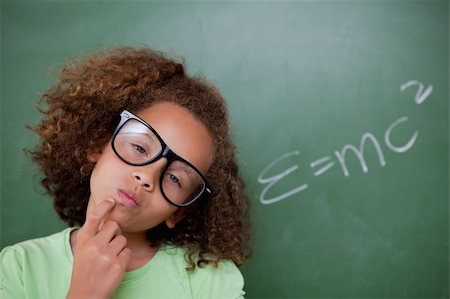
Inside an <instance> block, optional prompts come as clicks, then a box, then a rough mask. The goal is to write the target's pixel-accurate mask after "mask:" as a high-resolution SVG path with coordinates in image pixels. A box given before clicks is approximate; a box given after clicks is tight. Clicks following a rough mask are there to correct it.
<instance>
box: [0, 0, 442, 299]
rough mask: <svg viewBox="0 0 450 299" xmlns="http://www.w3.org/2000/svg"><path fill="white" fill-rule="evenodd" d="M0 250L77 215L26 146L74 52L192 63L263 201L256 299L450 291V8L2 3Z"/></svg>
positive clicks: (253, 271)
mask: <svg viewBox="0 0 450 299" xmlns="http://www.w3.org/2000/svg"><path fill="white" fill-rule="evenodd" d="M1 25H2V28H1V30H2V31H1V32H2V35H1V45H2V47H1V71H2V72H1V96H2V99H1V104H2V105H1V132H2V139H1V163H2V164H1V170H2V173H1V247H4V246H6V245H9V244H13V243H15V242H18V241H21V240H25V239H29V238H34V237H40V236H45V235H49V234H50V233H53V232H56V231H59V230H61V229H62V228H64V227H65V225H64V224H63V223H62V222H61V221H60V220H58V219H57V217H56V214H55V213H54V212H53V210H52V203H51V201H50V200H49V199H48V197H47V196H46V195H44V194H43V192H42V189H41V188H40V186H39V183H38V180H39V175H38V174H36V169H35V167H34V166H33V165H31V163H30V161H28V159H27V158H26V157H25V155H24V154H23V152H22V149H23V148H26V147H30V146H32V145H33V144H34V143H35V142H36V140H35V138H34V136H33V135H32V133H30V132H29V131H27V130H26V129H25V126H26V125H27V124H35V123H37V122H38V120H39V117H40V116H39V114H38V112H37V111H36V109H34V102H35V101H36V100H37V99H38V98H39V95H40V94H41V93H42V92H43V91H45V90H46V88H48V87H49V86H50V84H51V83H52V81H53V78H52V77H51V76H49V75H48V74H49V70H51V69H53V68H55V67H57V66H58V65H60V64H61V63H62V62H63V61H64V60H65V59H67V58H68V57H73V56H80V55H84V54H87V53H91V52H93V51H96V50H98V49H103V48H107V47H111V46H116V45H123V44H126V45H137V46H139V45H148V46H151V47H154V48H156V49H159V50H162V51H166V52H169V53H171V54H172V55H180V56H183V57H185V58H186V61H187V66H188V69H189V72H190V73H192V74H202V75H205V76H206V77H208V78H209V79H211V80H212V81H213V82H215V84H217V85H218V86H219V88H220V89H221V90H222V92H223V94H224V96H225V97H226V99H227V101H228V104H229V109H230V113H231V119H232V125H233V136H234V140H235V142H236V144H237V146H238V148H239V164H240V166H241V172H242V175H243V177H244V179H245V181H246V182H247V186H248V192H249V195H250V198H251V204H252V219H253V245H254V251H255V252H254V257H253V258H252V259H251V260H250V261H249V262H248V263H247V264H246V265H245V266H244V267H243V269H242V272H243V274H244V277H245V282H246V285H245V290H246V292H247V298H448V297H449V173H448V170H449V2H448V1H282V2H267V1H262V2H203V1H202V2H188V1H186V2H185V1H181V2H180V1H175V2H145V1H123V2H117V1H115V2H108V1H79V2H77V1H61V2H56V1H37V2H28V1H27V2H25V1H2V2H1Z"/></svg>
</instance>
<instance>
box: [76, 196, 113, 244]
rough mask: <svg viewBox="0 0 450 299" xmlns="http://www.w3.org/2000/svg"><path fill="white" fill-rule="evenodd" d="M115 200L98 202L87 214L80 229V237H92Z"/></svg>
mask: <svg viewBox="0 0 450 299" xmlns="http://www.w3.org/2000/svg"><path fill="white" fill-rule="evenodd" d="M115 204H116V202H115V201H114V200H113V199H109V198H108V199H106V200H103V201H102V202H100V203H99V204H98V205H97V206H96V207H95V208H94V210H93V211H92V213H91V214H90V215H88V216H87V218H86V222H85V223H84V225H83V228H82V229H81V231H80V237H81V238H92V237H94V236H95V235H96V234H97V233H98V231H99V226H100V222H101V221H102V219H103V218H104V217H105V216H106V215H107V214H108V212H109V211H111V210H112V208H113V207H114V206H115Z"/></svg>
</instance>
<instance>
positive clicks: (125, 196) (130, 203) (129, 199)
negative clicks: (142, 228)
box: [117, 189, 138, 208]
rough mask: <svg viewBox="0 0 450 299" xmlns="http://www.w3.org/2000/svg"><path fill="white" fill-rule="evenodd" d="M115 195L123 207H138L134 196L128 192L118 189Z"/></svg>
mask: <svg viewBox="0 0 450 299" xmlns="http://www.w3.org/2000/svg"><path fill="white" fill-rule="evenodd" d="M117 195H118V196H119V199H120V202H121V203H122V204H124V205H125V206H127V207H130V208H135V207H137V206H138V203H137V200H136V194H134V193H132V192H128V191H126V190H122V189H119V190H117Z"/></svg>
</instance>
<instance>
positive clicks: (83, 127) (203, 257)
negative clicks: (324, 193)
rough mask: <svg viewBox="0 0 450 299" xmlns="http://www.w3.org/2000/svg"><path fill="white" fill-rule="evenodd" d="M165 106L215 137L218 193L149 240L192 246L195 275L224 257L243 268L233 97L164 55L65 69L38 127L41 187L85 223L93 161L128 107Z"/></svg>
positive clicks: (64, 215) (245, 217)
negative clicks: (182, 111) (187, 116)
mask: <svg viewBox="0 0 450 299" xmlns="http://www.w3.org/2000/svg"><path fill="white" fill-rule="evenodd" d="M162 101H168V102H172V103H176V104H178V105H180V106H182V107H184V108H186V109H187V110H189V111H190V112H191V114H192V115H194V117H196V118H197V119H198V120H200V121H201V123H203V124H204V125H205V126H206V127H207V128H208V130H209V132H210V133H211V136H212V138H213V141H214V149H215V152H214V161H213V164H212V165H211V167H210V169H209V170H208V173H207V174H206V178H207V180H208V181H209V182H210V184H211V186H212V188H213V190H214V193H213V194H212V196H211V197H210V198H208V200H203V201H200V202H199V203H196V204H194V205H193V206H192V207H188V208H187V211H186V217H184V219H183V220H182V221H180V222H179V223H178V224H177V225H176V226H175V228H174V229H168V228H167V227H166V226H165V224H164V223H161V224H159V225H158V226H156V227H154V228H151V229H149V230H148V231H147V239H148V240H149V242H150V244H152V245H158V244H161V243H162V242H169V243H171V244H174V245H178V246H182V247H184V248H186V249H187V253H186V259H187V261H188V263H189V265H188V267H187V269H188V270H191V271H192V270H194V269H195V266H196V265H197V266H200V267H202V266H203V265H204V264H208V263H212V264H213V265H215V266H217V264H218V262H219V261H220V260H221V259H230V260H232V261H234V262H235V263H236V264H237V265H238V266H241V265H242V264H243V263H244V262H245V260H246V259H247V258H249V257H250V255H251V250H250V247H249V235H250V233H249V232H250V225H249V223H250V221H249V202H248V198H247V196H246V194H245V192H244V183H243V181H242V180H241V178H240V177H239V174H238V165H237V163H236V160H235V156H236V149H235V146H234V145H233V143H232V141H231V137H230V133H229V131H230V127H229V120H228V113H227V107H226V103H225V100H224V98H223V97H222V96H221V94H220V92H219V91H218V90H217V89H216V88H215V87H214V86H213V85H211V84H210V83H208V82H207V81H206V80H205V79H203V78H202V77H200V76H188V75H187V74H186V71H185V67H184V65H183V62H177V61H175V60H174V59H171V58H169V57H167V56H166V55H164V54H163V53H161V52H158V51H155V50H152V49H150V48H146V47H144V48H133V47H119V48H113V49H108V50H104V51H101V52H98V53H95V54H92V55H90V56H87V57H84V58H80V59H72V60H70V61H68V62H66V63H64V64H63V65H62V67H61V69H60V70H59V74H58V78H57V82H56V83H55V84H54V85H53V86H51V87H50V88H49V89H48V90H47V91H46V92H44V93H43V94H42V96H41V98H40V100H39V101H38V109H39V111H40V112H41V113H42V114H43V115H44V117H43V119H42V120H41V122H40V123H38V124H37V125H36V127H34V128H33V129H32V130H33V131H34V132H35V133H36V134H37V135H38V136H39V138H40V143H39V144H38V145H37V147H36V148H35V149H34V150H28V152H29V153H30V155H31V158H32V159H33V161H35V162H36V163H37V164H38V165H39V166H40V169H41V170H42V173H43V178H42V180H41V183H42V185H43V186H44V188H45V190H46V191H47V192H48V194H49V195H50V196H51V197H52V198H53V201H54V203H53V206H54V208H55V210H56V212H57V213H58V215H59V217H60V218H61V219H62V220H63V221H64V222H66V223H67V224H68V225H69V226H74V225H80V226H81V225H83V224H84V222H85V220H86V209H87V204H88V199H89V194H90V193H89V182H90V174H91V172H92V170H93V168H94V165H95V163H93V162H90V161H89V159H88V156H89V155H90V154H92V153H95V152H100V151H101V149H102V148H104V146H105V145H106V143H108V142H109V140H110V139H111V137H112V133H113V131H114V129H115V127H116V125H117V123H118V115H119V113H120V112H121V111H122V110H124V109H127V110H130V111H133V112H137V113H138V112H139V111H141V110H143V109H145V108H148V107H149V106H151V105H152V104H154V103H157V102H162ZM43 106H45V107H43ZM197 257H198V258H197Z"/></svg>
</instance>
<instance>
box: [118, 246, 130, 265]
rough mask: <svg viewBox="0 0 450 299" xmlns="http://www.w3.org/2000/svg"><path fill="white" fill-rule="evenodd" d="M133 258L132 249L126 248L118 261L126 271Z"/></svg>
mask: <svg viewBox="0 0 450 299" xmlns="http://www.w3.org/2000/svg"><path fill="white" fill-rule="evenodd" d="M130 257H131V249H130V248H128V247H125V248H124V249H123V250H122V251H121V252H120V253H119V255H118V259H119V262H120V264H121V265H122V267H123V269H126V267H127V265H128V262H129V261H130Z"/></svg>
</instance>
